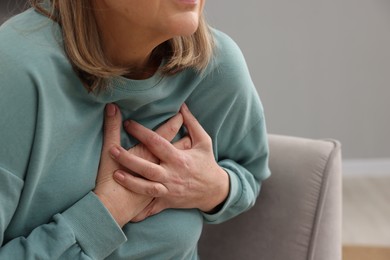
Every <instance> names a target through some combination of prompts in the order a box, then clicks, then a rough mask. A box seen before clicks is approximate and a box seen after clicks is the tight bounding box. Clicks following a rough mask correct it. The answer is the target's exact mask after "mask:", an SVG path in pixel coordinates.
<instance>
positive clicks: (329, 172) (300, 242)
mask: <svg viewBox="0 0 390 260" xmlns="http://www.w3.org/2000/svg"><path fill="white" fill-rule="evenodd" d="M269 145H270V168H271V173H272V174H271V177H270V178H269V179H268V180H266V181H265V182H264V183H263V186H262V189H261V192H260V196H259V199H258V200H257V202H256V205H255V206H254V207H253V208H252V209H251V210H249V211H248V212H246V213H244V214H242V215H240V216H238V217H237V218H235V219H232V220H230V221H228V222H226V223H222V224H219V225H206V226H205V227H204V231H203V234H202V237H201V239H200V242H199V254H200V257H201V259H206V260H207V259H224V260H228V259H247V260H250V259H267V260H285V259H289V260H303V259H305V260H340V259H341V148H340V143H339V142H337V141H334V140H311V139H305V138H297V137H288V136H279V135H269Z"/></svg>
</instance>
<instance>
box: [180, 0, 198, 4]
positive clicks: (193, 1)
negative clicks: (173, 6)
mask: <svg viewBox="0 0 390 260" xmlns="http://www.w3.org/2000/svg"><path fill="white" fill-rule="evenodd" d="M178 1H179V2H180V3H183V4H193V5H194V4H197V3H198V0H178Z"/></svg>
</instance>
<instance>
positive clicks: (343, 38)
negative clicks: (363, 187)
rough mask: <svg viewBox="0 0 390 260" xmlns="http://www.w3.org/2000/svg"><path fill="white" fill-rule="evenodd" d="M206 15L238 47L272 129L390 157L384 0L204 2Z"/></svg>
mask: <svg viewBox="0 0 390 260" xmlns="http://www.w3.org/2000/svg"><path fill="white" fill-rule="evenodd" d="M206 16H207V18H208V20H209V22H210V23H211V24H212V25H213V26H214V27H216V28H218V29H220V30H222V31H224V32H226V33H228V34H229V35H230V36H231V37H232V38H233V39H234V40H235V41H236V42H237V43H238V44H239V46H240V47H241V49H242V51H243V53H244V55H245V57H246V60H247V63H248V66H249V68H250V71H251V75H252V78H253V81H254V82H255V85H256V87H257V90H258V92H259V94H260V96H261V99H262V101H263V104H264V107H265V110H266V117H267V123H268V131H269V132H272V133H278V134H287V135H295V136H303V137H310V138H328V137H331V138H336V139H338V140H340V141H341V142H342V144H343V156H344V158H347V159H348V158H390V141H389V140H390V137H389V134H390V116H389V113H390V1H389V0H321V1H320V0H245V1H237V0H208V1H207V4H206Z"/></svg>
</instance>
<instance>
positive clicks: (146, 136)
mask: <svg viewBox="0 0 390 260" xmlns="http://www.w3.org/2000/svg"><path fill="white" fill-rule="evenodd" d="M125 127H126V131H127V132H128V133H129V134H131V135H132V136H133V137H135V138H136V139H137V140H138V141H140V142H141V143H142V144H144V145H145V146H146V148H148V150H149V151H150V152H151V153H152V154H153V155H154V156H156V157H157V158H158V159H160V160H161V161H168V160H169V159H170V158H171V156H172V155H173V154H176V153H177V149H176V148H175V147H174V146H173V145H172V144H171V143H170V142H169V141H167V140H165V139H164V138H163V137H161V136H160V135H159V134H157V133H155V132H154V131H152V130H150V129H148V128H146V127H144V126H143V125H141V124H139V123H137V122H134V121H126V126H125Z"/></svg>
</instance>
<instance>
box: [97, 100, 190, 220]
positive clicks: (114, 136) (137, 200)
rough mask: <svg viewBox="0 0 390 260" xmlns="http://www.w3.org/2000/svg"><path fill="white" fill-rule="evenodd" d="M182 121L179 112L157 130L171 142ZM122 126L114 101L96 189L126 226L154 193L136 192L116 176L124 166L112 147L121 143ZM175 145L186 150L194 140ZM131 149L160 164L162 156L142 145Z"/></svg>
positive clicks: (107, 113)
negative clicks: (142, 193) (117, 180)
mask: <svg viewBox="0 0 390 260" xmlns="http://www.w3.org/2000/svg"><path fill="white" fill-rule="evenodd" d="M182 124H183V117H182V115H181V114H180V113H179V114H177V115H175V116H174V117H172V118H171V119H170V120H169V121H168V122H166V123H165V124H163V125H162V126H161V127H159V128H158V129H157V130H156V133H158V134H159V135H160V136H162V137H164V138H165V139H166V140H168V141H171V140H172V139H173V138H174V137H175V136H176V134H177V133H178V131H179V130H180V128H181V126H182ZM121 126H122V117H121V113H120V111H119V108H118V107H117V106H116V105H114V104H108V105H107V106H106V109H105V118H104V138H103V147H102V152H101V158H100V164H99V171H98V175H97V179H96V187H95V190H94V192H95V194H96V195H97V196H98V198H99V199H100V200H101V201H102V203H103V204H104V206H105V207H106V208H107V209H108V211H109V212H110V213H111V215H112V216H113V218H114V219H115V220H116V221H117V223H118V224H119V226H121V227H123V226H124V225H125V224H127V223H128V222H129V221H130V220H131V219H133V218H134V217H135V216H136V215H138V214H139V213H140V212H141V211H142V210H143V209H144V208H145V207H146V206H148V204H149V203H150V202H151V201H152V200H153V196H152V194H151V195H150V196H149V195H141V194H138V193H135V192H132V191H130V190H128V189H126V188H124V187H123V186H121V185H120V184H118V182H116V181H115V180H114V178H113V174H114V172H115V171H116V170H118V169H123V168H122V167H121V166H120V165H119V164H118V163H117V162H115V160H114V159H112V158H111V156H110V149H112V147H114V146H120V129H121ZM175 146H176V147H178V148H180V147H182V148H183V149H185V148H187V147H189V146H191V143H190V139H189V138H188V137H184V138H183V139H181V140H179V141H178V142H177V143H175ZM128 152H129V153H132V154H135V155H137V156H140V157H143V158H144V159H146V160H149V161H151V162H155V163H158V159H157V158H156V157H155V156H153V154H152V153H150V152H149V151H148V150H147V149H146V148H145V147H144V146H143V145H142V144H139V145H137V146H135V147H133V148H131V149H130V150H128Z"/></svg>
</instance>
